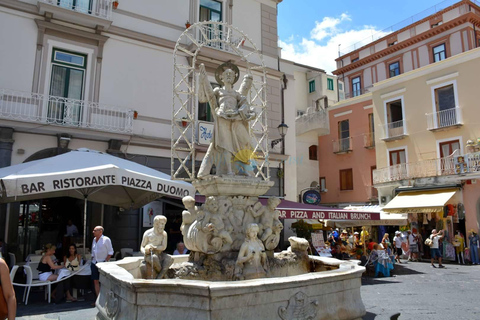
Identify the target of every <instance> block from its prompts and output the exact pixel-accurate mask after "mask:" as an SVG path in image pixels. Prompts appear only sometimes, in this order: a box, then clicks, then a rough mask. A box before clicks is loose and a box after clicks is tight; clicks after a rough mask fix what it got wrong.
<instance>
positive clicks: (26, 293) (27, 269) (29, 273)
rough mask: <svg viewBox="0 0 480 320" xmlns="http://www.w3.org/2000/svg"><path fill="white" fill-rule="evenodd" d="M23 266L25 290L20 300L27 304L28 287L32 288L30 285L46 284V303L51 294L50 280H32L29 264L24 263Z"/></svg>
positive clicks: (39, 285)
mask: <svg viewBox="0 0 480 320" xmlns="http://www.w3.org/2000/svg"><path fill="white" fill-rule="evenodd" d="M23 268H24V269H25V273H26V274H27V283H26V284H25V292H24V293H23V300H22V301H25V305H27V303H28V296H29V295H30V289H31V288H32V286H33V287H41V286H46V287H47V288H46V290H45V298H46V295H47V294H48V303H50V299H51V295H52V282H50V281H40V280H34V279H33V274H32V268H31V266H26V265H25V266H23ZM27 287H28V289H27ZM47 290H48V291H47Z"/></svg>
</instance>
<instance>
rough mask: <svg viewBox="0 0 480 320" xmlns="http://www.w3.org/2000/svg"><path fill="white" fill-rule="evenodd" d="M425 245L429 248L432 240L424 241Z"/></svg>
mask: <svg viewBox="0 0 480 320" xmlns="http://www.w3.org/2000/svg"><path fill="white" fill-rule="evenodd" d="M425 245H427V246H429V247H431V246H432V245H433V241H432V239H430V238H428V239H427V240H425Z"/></svg>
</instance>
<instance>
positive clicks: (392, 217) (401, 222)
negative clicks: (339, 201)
mask: <svg viewBox="0 0 480 320" xmlns="http://www.w3.org/2000/svg"><path fill="white" fill-rule="evenodd" d="M345 209H346V210H355V211H369V212H378V213H379V214H380V219H379V220H366V221H359V220H323V222H325V225H326V226H327V227H338V228H345V227H361V226H405V225H407V224H408V214H406V213H387V212H384V211H383V210H382V208H380V206H348V207H346V208H345Z"/></svg>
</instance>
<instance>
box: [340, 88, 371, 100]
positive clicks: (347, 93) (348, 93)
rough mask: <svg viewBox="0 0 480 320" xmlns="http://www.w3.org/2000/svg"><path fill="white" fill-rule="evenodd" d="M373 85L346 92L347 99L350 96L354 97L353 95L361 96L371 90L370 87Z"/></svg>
mask: <svg viewBox="0 0 480 320" xmlns="http://www.w3.org/2000/svg"><path fill="white" fill-rule="evenodd" d="M372 87H373V86H368V87H366V88H361V89H359V90H353V91H351V92H346V93H345V99H350V98H353V97H358V96H361V95H363V94H365V93H367V92H370V89H371V88H372Z"/></svg>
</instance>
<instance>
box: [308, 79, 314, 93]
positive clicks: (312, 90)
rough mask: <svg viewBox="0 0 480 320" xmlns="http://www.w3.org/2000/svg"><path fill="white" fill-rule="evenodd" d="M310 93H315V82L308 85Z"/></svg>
mask: <svg viewBox="0 0 480 320" xmlns="http://www.w3.org/2000/svg"><path fill="white" fill-rule="evenodd" d="M308 92H309V93H312V92H315V80H312V81H310V82H309V83H308Z"/></svg>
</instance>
